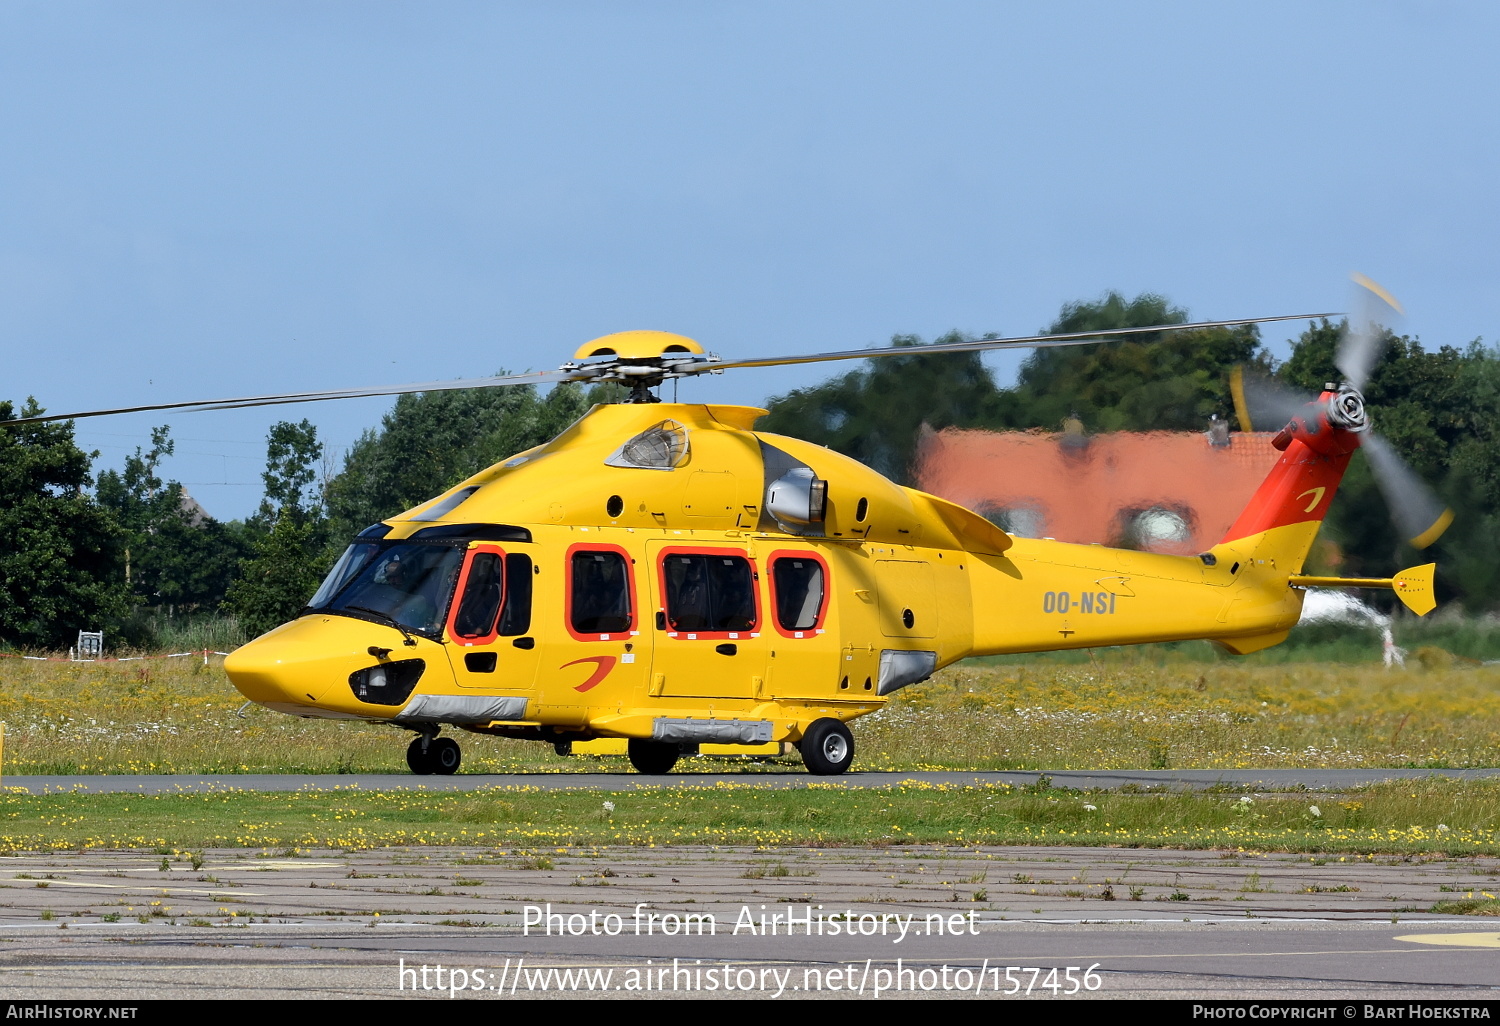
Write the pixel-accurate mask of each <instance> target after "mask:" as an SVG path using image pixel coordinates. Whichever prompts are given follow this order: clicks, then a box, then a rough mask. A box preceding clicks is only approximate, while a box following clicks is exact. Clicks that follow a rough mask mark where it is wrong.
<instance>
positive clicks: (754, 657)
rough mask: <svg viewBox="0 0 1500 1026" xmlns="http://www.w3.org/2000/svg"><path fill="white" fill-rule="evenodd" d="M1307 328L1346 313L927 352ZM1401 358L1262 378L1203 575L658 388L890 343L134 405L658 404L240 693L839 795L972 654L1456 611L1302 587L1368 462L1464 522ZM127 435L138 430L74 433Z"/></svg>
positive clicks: (354, 550) (390, 542) (608, 429)
mask: <svg viewBox="0 0 1500 1026" xmlns="http://www.w3.org/2000/svg"><path fill="white" fill-rule="evenodd" d="M1307 316H1312V317H1319V316H1325V315H1297V317H1296V318H1292V317H1275V318H1257V319H1253V320H1249V321H1216V322H1199V323H1194V324H1184V325H1162V326H1158V327H1153V328H1137V329H1128V330H1122V331H1114V332H1090V333H1085V334H1079V335H1057V336H1034V337H1029V338H1021V339H989V340H982V341H976V342H962V343H951V344H942V345H933V346H927V347H923V348H921V349H918V350H911V349H905V350H899V352H900V353H901V354H902V355H911V354H913V353H914V352H915V353H924V354H925V353H947V352H966V351H974V350H980V349H999V348H1007V347H1017V348H1018V347H1030V346H1049V345H1073V344H1085V343H1090V342H1098V341H1100V340H1102V339H1104V338H1107V337H1110V336H1112V335H1115V336H1122V335H1132V334H1138V333H1141V332H1147V331H1150V332H1156V331H1176V330H1185V329H1193V328H1203V327H1218V326H1224V325H1230V324H1244V323H1259V322H1266V321H1277V320H1291V319H1302V318H1304V317H1307ZM1378 345H1379V337H1378V333H1377V332H1376V331H1374V330H1366V331H1357V330H1353V331H1351V332H1350V333H1349V334H1348V336H1347V337H1346V341H1345V345H1344V348H1343V350H1341V353H1340V362H1339V366H1340V369H1341V371H1342V372H1343V373H1344V374H1345V377H1346V378H1347V379H1348V380H1347V381H1346V382H1345V383H1343V384H1340V385H1330V386H1329V387H1328V388H1327V389H1326V390H1325V391H1324V392H1323V394H1321V395H1320V396H1318V397H1317V398H1316V399H1314V400H1312V401H1310V402H1304V401H1303V400H1302V399H1300V398H1296V399H1293V398H1292V397H1288V396H1286V395H1284V394H1281V393H1277V392H1276V391H1274V390H1273V389H1270V388H1267V387H1266V386H1265V385H1264V384H1260V385H1257V384H1256V383H1255V382H1253V381H1249V382H1246V381H1240V382H1237V383H1236V388H1235V393H1236V396H1237V398H1238V399H1239V400H1240V406H1241V408H1242V410H1243V409H1245V408H1246V406H1247V405H1249V406H1253V405H1256V404H1259V405H1260V406H1261V407H1262V408H1265V407H1268V406H1269V407H1270V408H1272V409H1273V410H1274V409H1276V408H1277V407H1286V409H1284V410H1283V411H1282V412H1285V414H1286V416H1285V418H1284V422H1285V424H1286V426H1285V428H1284V429H1283V430H1282V432H1281V435H1280V436H1279V437H1278V439H1277V442H1276V445H1277V448H1279V449H1281V450H1282V452H1283V455H1282V456H1281V458H1280V460H1279V461H1278V462H1277V463H1276V465H1275V466H1274V467H1272V468H1271V469H1270V472H1269V474H1268V475H1267V477H1266V478H1265V480H1264V482H1263V483H1262V484H1261V486H1260V487H1259V490H1258V491H1257V492H1256V493H1255V495H1254V497H1253V498H1252V499H1251V500H1250V502H1249V504H1248V505H1247V506H1246V507H1245V509H1244V511H1243V512H1242V514H1241V515H1240V516H1239V518H1238V519H1237V520H1236V522H1235V524H1234V525H1233V527H1231V528H1230V530H1229V531H1228V533H1227V534H1226V535H1225V536H1224V538H1223V540H1222V541H1220V542H1219V543H1218V544H1217V545H1215V546H1213V548H1211V549H1210V550H1208V551H1207V552H1203V553H1200V554H1198V555H1195V556H1174V555H1163V554H1156V553H1150V552H1141V551H1132V550H1123V549H1113V548H1107V547H1103V546H1099V545H1077V544H1065V543H1061V542H1056V541H1050V540H1046V539H1032V538H1023V537H1014V536H1012V535H1009V534H1007V533H1006V532H1005V531H1003V530H1001V529H1000V528H999V527H996V526H995V525H994V524H992V523H990V522H989V521H987V520H985V519H984V518H983V517H981V516H979V515H978V514H976V513H973V512H971V511H969V510H967V509H965V508H963V507H962V506H959V505H956V504H955V503H952V502H948V501H946V500H944V499H941V498H938V497H937V496H934V495H928V494H925V493H923V492H920V491H916V490H914V489H912V488H906V487H902V486H899V485H896V484H894V483H892V482H891V481H889V480H887V479H886V478H884V477H882V476H880V475H879V474H877V473H876V472H874V471H873V470H871V469H869V468H868V467H866V466H864V465H862V464H860V463H858V462H856V461H854V460H852V459H850V458H848V457H845V456H842V455H840V454H839V453H836V452H832V451H830V450H828V449H825V448H823V447H821V446H818V445H814V444H811V443H808V442H805V441H799V440H798V439H795V438H788V437H784V436H779V435H774V434H768V433H763V432H757V431H755V430H754V424H755V421H756V419H757V418H758V417H760V416H761V415H762V414H763V413H764V412H765V411H763V410H760V409H755V408H749V407H741V406H722V405H696V404H687V403H662V402H658V401H657V400H656V397H655V396H654V395H653V393H652V389H653V388H656V387H658V386H659V385H660V384H662V383H663V382H664V381H666V380H668V379H672V378H678V377H688V376H692V375H696V374H703V373H717V372H720V371H722V370H725V369H730V368H736V367H755V366H770V365H774V364H785V363H811V362H821V361H824V360H842V359H858V358H866V357H881V356H885V355H891V354H892V353H893V352H898V351H897V350H891V349H867V350H855V351H844V352H837V353H826V354H819V355H809V356H800V357H775V358H768V359H762V360H743V361H735V362H726V361H720V360H718V359H717V358H715V357H713V356H710V355H709V354H707V353H705V352H704V350H703V347H702V346H700V345H699V344H698V343H697V342H694V341H693V340H691V339H688V338H685V337H683V336H680V335H674V334H670V333H666V332H659V331H630V332H623V333H620V334H616V335H608V336H605V337H603V338H600V339H595V340H594V341H592V342H590V343H588V344H587V345H585V346H583V347H582V348H581V349H579V350H578V352H577V354H576V355H575V358H574V361H573V362H570V363H567V364H564V365H563V367H562V368H561V369H560V370H559V371H556V372H547V373H542V374H525V375H508V376H502V377H496V378H487V379H480V380H478V381H468V382H435V383H427V384H422V385H406V386H394V387H392V388H389V389H368V390H341V391H338V392H315V393H297V394H293V395H279V396H255V397H249V398H245V399H232V400H219V401H213V402H206V403H173V404H165V405H158V406H149V407H136V408H133V409H136V410H145V409H150V410H158V409H225V408H233V407H242V406H255V405H269V404H273V403H285V402H307V401H314V400H320V399H330V398H343V397H352V396H363V395H387V394H397V393H400V392H415V391H430V390H435V389H448V388H458V387H485V386H490V387H493V386H504V385H512V384H522V383H533V382H546V381H616V382H623V383H625V384H627V385H629V386H630V399H629V400H628V401H626V402H623V403H620V404H616V405H603V406H595V407H594V408H593V409H592V410H590V411H589V412H588V413H587V414H585V415H584V416H583V417H582V418H581V419H580V420H578V421H577V422H576V423H574V424H573V425H572V426H571V427H569V428H568V429H567V430H565V431H564V432H563V433H562V434H561V435H559V436H558V437H557V438H555V439H553V440H552V441H550V442H548V443H547V444H545V445H542V446H538V447H536V448H534V449H530V450H527V451H525V452H522V453H518V454H517V455H515V456H513V457H511V458H509V459H507V460H504V461H503V462H501V463H499V464H496V465H495V466H493V467H490V468H489V469H487V470H485V471H482V472H481V473H479V474H476V475H475V476H473V477H471V478H469V479H468V480H466V481H463V482H460V483H459V484H457V485H455V486H454V487H453V488H451V489H449V490H448V491H447V492H444V493H443V494H442V495H439V496H437V497H435V498H433V499H432V500H430V501H429V502H426V503H424V504H422V505H420V506H417V507H415V508H414V509H411V510H408V511H406V512H405V513H402V514H400V515H399V516H394V517H391V518H390V519H388V520H386V521H384V522H382V523H379V524H376V525H374V526H372V527H370V528H368V529H366V530H364V531H362V532H360V534H359V535H358V536H357V537H355V538H354V539H353V540H352V541H351V543H350V544H349V546H348V548H347V550H346V551H345V552H344V554H343V556H342V557H341V558H340V559H339V560H338V562H337V563H336V565H335V566H334V567H333V569H332V570H331V571H330V573H329V574H328V576H327V578H326V580H325V581H324V582H323V585H322V587H321V588H319V590H318V592H317V593H316V594H315V595H314V596H312V598H311V599H310V600H309V602H308V604H307V606H306V607H305V608H304V609H303V610H302V612H301V614H300V615H299V616H298V617H297V618H296V619H295V620H293V621H292V622H290V623H287V624H284V625H282V626H280V627H278V628H276V629H275V630H272V631H270V632H269V633H267V634H265V635H262V636H261V637H259V638H256V639H255V640H254V641H251V642H250V643H249V644H247V645H245V646H243V647H241V648H239V649H238V650H236V651H235V652H234V653H232V654H231V655H230V656H229V657H228V658H227V659H226V660H225V669H226V671H227V673H228V675H229V678H230V680H231V681H232V682H233V683H234V685H235V687H237V688H238V689H239V690H240V691H241V692H243V693H244V695H245V697H246V698H248V699H251V700H253V701H255V702H258V703H260V704H262V705H264V706H266V707H268V708H271V709H276V710H279V711H282V712H285V713H290V714H292V715H295V716H302V717H329V718H346V719H356V720H365V721H371V722H381V723H388V724H391V725H393V726H396V727H400V728H404V729H406V730H409V731H412V732H414V733H415V735H416V737H415V738H414V740H413V741H412V742H411V744H410V747H409V748H408V750H407V761H408V764H409V765H410V767H411V769H412V770H413V772H415V773H419V774H427V773H439V774H448V773H453V772H454V771H456V770H457V769H458V767H459V764H460V761H461V752H460V748H459V745H458V744H457V742H455V741H454V740H453V739H452V738H451V737H449V736H440V731H441V730H442V728H444V727H451V728H456V729H459V730H463V731H468V732H472V733H475V734H491V735H498V736H501V737H509V738H519V739H528V740H536V741H541V742H545V743H550V744H552V745H554V746H556V747H557V748H558V750H559V751H560V752H566V751H567V750H568V748H569V746H570V745H572V744H575V743H583V742H589V741H592V740H595V739H623V741H624V742H625V746H626V749H627V751H628V754H629V758H630V761H631V763H632V764H633V765H634V766H635V768H636V769H637V770H639V771H640V772H642V773H650V774H661V773H666V772H668V771H669V770H671V768H672V767H673V765H674V764H675V763H676V762H677V760H678V758H679V757H680V756H681V755H682V754H683V753H684V752H692V751H695V750H697V748H698V746H709V745H726V746H736V747H737V748H743V749H744V750H747V751H748V750H751V748H752V747H753V746H763V745H768V744H770V745H776V744H793V745H795V746H796V747H797V748H798V750H799V751H800V753H801V756H802V759H803V762H804V764H805V765H806V767H807V769H808V770H809V771H810V772H811V773H814V774H837V773H842V772H843V771H844V770H846V769H847V768H848V767H849V766H850V764H851V762H852V761H853V758H854V739H853V737H852V736H851V734H850V731H849V728H848V726H847V724H848V722H849V721H850V720H853V719H855V718H856V717H858V716H862V715H865V714H866V713H870V712H874V711H875V710H877V709H879V708H880V707H881V706H883V705H884V704H885V703H886V702H888V701H890V699H891V696H892V695H894V694H895V693H896V692H898V691H899V690H900V689H901V688H904V687H906V686H908V685H910V684H914V683H916V682H918V681H922V680H925V679H927V678H928V677H929V676H930V675H931V674H932V673H933V672H935V671H936V670H938V669H940V668H941V667H944V666H947V665H949V664H951V663H954V662H957V661H958V660H961V659H965V658H968V657H970V656H979V655H992V654H1004V653H1024V652H1041V651H1048V650H1055V649H1076V648H1085V647H1096V646H1103V645H1127V644H1140V643H1146V642H1163V641H1179V640H1187V639H1208V640H1211V641H1214V642H1217V643H1218V644H1219V645H1221V646H1223V647H1224V648H1226V649H1228V650H1229V651H1231V652H1235V653H1248V652H1254V651H1256V650H1258V649H1262V648H1265V647H1267V646H1270V645H1274V644H1277V643H1278V642H1280V641H1282V640H1283V639H1284V638H1285V637H1286V636H1287V632H1288V630H1289V629H1290V628H1291V627H1292V625H1293V624H1295V623H1296V622H1297V620H1298V617H1299V615H1300V612H1301V608H1302V599H1303V594H1304V592H1303V590H1302V589H1303V588H1305V587H1308V586H1349V587H1368V588H1388V589H1392V590H1394V591H1395V593H1396V595H1397V596H1398V597H1399V598H1400V599H1401V601H1402V602H1404V603H1405V604H1406V605H1407V606H1408V607H1410V608H1411V609H1413V610H1414V611H1415V612H1417V613H1418V614H1424V613H1426V612H1428V611H1430V610H1431V609H1432V608H1433V607H1434V605H1435V602H1434V598H1433V586H1432V577H1433V566H1432V565H1431V564H1429V565H1427V566H1424V567H1419V568H1416V569H1412V570H1407V571H1405V572H1404V573H1401V574H1398V575H1397V576H1395V577H1394V578H1390V579H1343V578H1325V577H1310V576H1306V575H1303V574H1302V573H1301V570H1302V567H1303V561H1304V559H1305V557H1306V556H1307V553H1308V551H1309V549H1310V547H1311V545H1312V543H1313V539H1314V537H1315V536H1316V534H1317V531H1318V528H1319V525H1320V523H1321V521H1322V520H1323V517H1324V516H1325V514H1326V513H1327V511H1328V507H1329V504H1330V502H1331V501H1332V499H1333V495H1334V492H1335V490H1336V489H1337V487H1338V484H1339V480H1340V478H1341V476H1342V474H1343V472H1344V469H1345V467H1346V466H1347V464H1348V461H1349V458H1350V456H1351V454H1352V453H1353V452H1354V450H1355V449H1356V448H1358V447H1360V446H1361V445H1362V444H1363V445H1364V446H1365V447H1366V449H1367V451H1370V452H1372V455H1373V456H1375V461H1374V466H1375V467H1376V469H1377V471H1380V470H1381V469H1382V468H1384V469H1385V470H1386V471H1387V473H1386V475H1385V476H1386V477H1387V478H1388V479H1390V480H1391V481H1392V482H1393V484H1392V488H1391V494H1393V495H1395V496H1396V498H1397V501H1396V503H1395V508H1396V511H1397V514H1398V519H1403V522H1404V526H1406V527H1407V528H1408V536H1409V537H1411V538H1413V539H1414V541H1415V543H1416V544H1418V545H1422V544H1426V543H1430V542H1431V541H1432V540H1433V539H1435V538H1436V536H1437V534H1439V533H1441V530H1442V528H1443V527H1446V523H1447V519H1449V516H1450V515H1449V514H1448V513H1447V512H1446V511H1445V510H1443V508H1442V506H1441V505H1440V504H1438V503H1437V502H1436V500H1435V499H1434V498H1433V497H1432V496H1431V495H1430V493H1428V492H1426V490H1425V488H1424V487H1423V486H1422V485H1421V484H1420V482H1418V481H1417V480H1416V478H1415V475H1414V474H1412V472H1411V471H1410V470H1409V469H1407V468H1405V465H1404V464H1402V463H1401V462H1400V458H1399V457H1397V456H1395V454H1394V452H1393V451H1392V450H1390V448H1389V446H1388V445H1385V444H1384V443H1382V442H1380V441H1379V440H1378V438H1376V437H1375V436H1374V435H1373V434H1372V433H1371V432H1370V431H1369V429H1368V428H1369V423H1368V419H1367V417H1366V415H1365V412H1364V403H1363V399H1362V397H1361V395H1360V392H1359V388H1360V386H1362V384H1363V382H1364V380H1365V378H1366V376H1367V375H1368V372H1369V370H1370V367H1371V366H1373V363H1374V355H1375V353H1376V352H1377V347H1378ZM1247 395H1248V397H1249V399H1251V400H1253V401H1251V402H1249V403H1247V402H1246V398H1247ZM113 412H125V411H124V410H107V411H93V412H90V413H86V414H67V415H56V416H50V417H47V418H45V419H68V418H70V417H78V416H94V415H99V414H104V413H113ZM11 423H19V422H17V421H12V422H11ZM1392 461H1394V462H1392ZM617 743H618V742H617ZM730 750H735V748H731V749H730Z"/></svg>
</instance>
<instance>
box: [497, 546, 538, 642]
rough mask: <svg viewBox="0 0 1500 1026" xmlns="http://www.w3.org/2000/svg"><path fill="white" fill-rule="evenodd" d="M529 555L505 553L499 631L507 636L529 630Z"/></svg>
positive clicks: (530, 570) (530, 572)
mask: <svg viewBox="0 0 1500 1026" xmlns="http://www.w3.org/2000/svg"><path fill="white" fill-rule="evenodd" d="M531 574H532V568H531V557H530V556H528V555H526V554H525V553H523V552H508V553H506V555H505V578H506V583H507V585H509V586H508V587H507V588H506V590H505V608H504V609H503V610H501V612H500V633H501V634H502V635H504V636H505V637H507V638H510V637H514V636H515V635H517V634H525V633H526V632H528V631H530V630H531Z"/></svg>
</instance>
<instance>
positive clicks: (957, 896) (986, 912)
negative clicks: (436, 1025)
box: [0, 847, 1500, 1001]
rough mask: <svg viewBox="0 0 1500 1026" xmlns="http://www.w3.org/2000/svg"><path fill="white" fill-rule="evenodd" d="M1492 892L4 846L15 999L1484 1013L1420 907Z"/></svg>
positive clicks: (826, 853)
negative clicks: (1119, 1004) (1097, 1002)
mask: <svg viewBox="0 0 1500 1026" xmlns="http://www.w3.org/2000/svg"><path fill="white" fill-rule="evenodd" d="M1497 888H1500V859H1493V858H1472V859H1471V858H1466V859H1428V858H1415V857H1394V856H1393V857H1385V856H1381V857H1376V858H1374V859H1354V858H1346V859H1345V860H1339V859H1338V858H1337V857H1335V858H1331V859H1330V858H1323V857H1314V856H1307V855H1285V854H1282V855H1256V854H1248V853H1239V852H1186V851H1154V850H1153V851H1142V850H1125V849H1088V848H1042V847H1036V848H964V849H939V848H930V847H889V848H836V849H834V848H830V849H813V848H787V849H761V850H753V849H746V848H717V847H685V848H670V849H642V848H596V849H566V850H558V849H555V848H548V849H541V850H536V849H524V848H523V849H514V848H507V849H494V848H481V847H475V848H442V849H427V848H422V849H381V850H376V851H361V852H343V851H338V852H322V851H313V852H300V853H298V854H297V856H296V857H286V856H285V855H284V853H275V852H259V851H246V850H224V851H210V852H204V853H200V855H199V864H198V865H197V866H196V867H195V866H194V865H192V862H191V861H190V859H189V857H188V856H185V855H179V856H162V855H159V854H156V853H148V852H89V853H78V854H73V853H55V854H33V855H15V856H11V857H6V858H0V998H8V999H43V998H47V999H61V1000H83V999H89V998H93V999H119V1000H134V999H145V998H157V997H216V998H218V997H269V998H308V997H361V998H363V997H369V998H382V999H384V998H392V997H407V998H416V999H436V998H442V999H443V1000H458V999H466V1000H485V999H504V1000H519V999H522V998H531V999H551V998H565V997H566V998H572V997H601V998H619V997H625V998H629V997H642V996H647V997H652V998H671V997H740V998H744V997H752V998H755V997H758V998H782V999H785V998H792V997H800V998H806V997H821V998H834V997H851V996H854V997H867V998H868V997H875V996H880V997H883V998H898V997H900V998H910V997H917V998H921V997H950V998H951V997H960V996H967V997H974V998H979V999H990V998H1004V997H1008V996H1013V997H1025V996H1027V994H1026V992H1027V991H1028V990H1029V991H1030V996H1031V997H1033V998H1037V997H1045V998H1048V999H1051V998H1054V997H1067V996H1068V992H1069V991H1070V990H1071V991H1074V992H1076V993H1074V994H1073V995H1072V996H1073V997H1075V998H1087V997H1127V996H1133V997H1170V998H1212V997H1218V998H1224V997H1260V998H1268V999H1272V998H1282V999H1285V998H1298V999H1315V1000H1328V1001H1346V1000H1356V999H1365V1000H1372V999H1406V998H1418V997H1428V998H1433V997H1436V998H1443V999H1445V1000H1454V1001H1462V1000H1471V999H1492V998H1495V997H1500V968H1497V966H1500V958H1497V954H1500V924H1497V923H1496V922H1495V921H1494V920H1492V919H1489V920H1486V919H1465V918H1463V917H1453V916H1442V915H1433V914H1431V913H1429V912H1428V911H1426V910H1427V909H1430V908H1431V907H1432V906H1433V904H1435V903H1436V902H1438V901H1439V900H1442V899H1445V898H1452V897H1461V896H1464V895H1467V894H1473V895H1475V896H1482V895H1484V894H1487V893H1488V894H1494V893H1496V889H1497ZM424 967H425V971H424ZM439 967H441V969H442V972H441V973H440V972H438V968H439ZM1011 967H1014V968H1011ZM1007 970H1009V971H1008V972H1007ZM1053 970H1056V972H1053ZM455 971H457V972H455ZM1011 990H1014V991H1015V994H1014V995H1007V993H1006V992H1007V991H1011Z"/></svg>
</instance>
